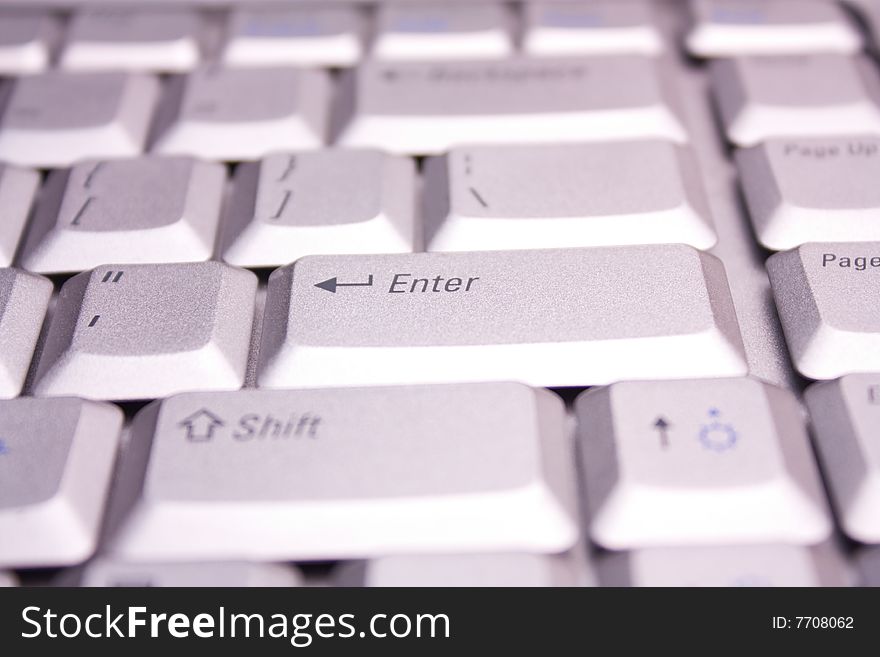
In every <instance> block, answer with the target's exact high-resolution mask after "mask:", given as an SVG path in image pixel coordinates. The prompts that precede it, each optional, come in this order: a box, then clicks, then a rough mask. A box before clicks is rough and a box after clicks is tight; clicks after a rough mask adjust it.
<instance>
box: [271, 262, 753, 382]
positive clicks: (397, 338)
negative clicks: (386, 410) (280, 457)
mask: <svg viewBox="0 0 880 657" xmlns="http://www.w3.org/2000/svg"><path fill="white" fill-rule="evenodd" d="M585 364H586V365H585ZM745 370H746V365H745V361H744V356H743V347H742V343H741V339H740V335H739V330H738V327H737V322H736V317H735V314H734V309H733V306H732V304H731V300H730V293H729V291H728V287H727V280H726V277H725V275H724V270H723V267H722V266H721V263H720V262H719V261H717V260H716V259H715V258H713V257H712V256H709V255H706V254H702V253H700V252H699V251H695V250H694V249H692V248H690V247H686V246H682V245H668V246H637V247H618V248H605V249H556V250H544V251H528V252H526V251H487V252H482V253H455V254H452V253H429V254H424V253H417V254H410V255H373V256H310V257H308V258H303V259H301V260H299V261H297V262H296V263H294V264H293V265H290V266H287V267H283V268H281V269H278V270H276V271H275V272H274V273H273V274H272V276H271V277H270V279H269V291H268V299H267V302H266V315H265V322H264V329H263V336H262V346H261V349H260V366H259V371H258V374H257V381H258V385H259V386H261V387H266V388H285V387H299V386H311V387H325V386H348V385H380V384H414V383H444V382H456V381H493V380H515V381H522V382H524V383H528V384H530V385H536V386H579V385H592V384H602V383H609V382H611V381H616V380H618V379H632V378H685V377H691V376H724V375H729V376H736V375H739V374H745Z"/></svg>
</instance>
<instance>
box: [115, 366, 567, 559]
mask: <svg viewBox="0 0 880 657" xmlns="http://www.w3.org/2000/svg"><path fill="white" fill-rule="evenodd" d="M564 418H565V413H564V407H563V404H562V402H561V400H560V399H559V398H558V397H556V396H555V395H554V394H553V393H551V392H548V391H544V390H532V389H530V388H527V387H525V386H519V385H516V384H505V383H499V384H488V383H487V384H478V385H455V386H430V387H419V388H416V387H410V388H398V389H390V388H385V389H376V388H373V389H338V390H294V391H291V390H284V391H254V390H246V391H240V392H236V393H224V394H217V393H215V394H211V393H197V394H195V393H194V394H184V395H177V396H175V397H172V398H170V399H166V400H163V401H159V402H155V403H154V404H152V405H151V406H148V407H147V408H145V409H144V410H142V411H141V412H140V413H139V414H138V416H137V417H136V418H135V421H134V426H133V428H132V432H133V434H132V435H133V438H132V445H133V446H134V447H133V448H132V449H130V450H129V451H128V452H127V453H126V455H125V456H124V461H123V463H122V464H121V466H120V468H121V469H120V473H121V477H120V482H121V486H122V489H121V490H120V491H118V492H116V494H115V495H114V500H115V504H116V507H115V508H114V509H113V511H112V513H113V521H112V523H111V525H112V530H111V538H110V543H109V545H108V549H109V550H110V552H111V553H113V554H114V555H116V556H118V557H119V558H123V559H128V560H134V561H187V560H192V559H259V560H265V559H269V560H309V559H338V558H365V557H373V556H380V555H387V554H395V553H404V554H406V553H424V552H432V551H437V550H439V551H441V552H452V553H455V552H485V551H492V552H501V551H508V550H509V551H523V552H537V553H544V552H550V553H554V552H561V551H564V550H566V549H568V548H569V547H571V546H572V545H574V543H575V542H576V541H577V539H578V535H579V530H578V524H577V519H576V517H577V514H576V510H575V504H576V502H575V490H574V476H575V473H574V462H573V460H572V453H571V450H572V444H571V442H570V440H569V436H568V434H567V433H566V431H565V426H564ZM217 482H223V485H222V486H218V485H217Z"/></svg>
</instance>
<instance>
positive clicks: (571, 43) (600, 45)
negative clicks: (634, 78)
mask: <svg viewBox="0 0 880 657" xmlns="http://www.w3.org/2000/svg"><path fill="white" fill-rule="evenodd" d="M652 4H653V3H652V2H650V1H649V0H588V1H586V2H583V1H580V2H577V1H573V0H565V1H563V2H559V1H554V2H529V3H525V4H524V5H523V21H524V23H525V25H524V27H523V31H524V35H523V49H524V50H525V51H526V52H527V53H528V54H529V55H536V56H549V57H554V56H573V55H659V54H660V53H661V52H662V51H663V50H664V49H665V44H664V42H663V41H664V39H663V35H662V34H661V33H660V29H659V27H658V25H657V23H656V17H655V15H654V10H653V6H652Z"/></svg>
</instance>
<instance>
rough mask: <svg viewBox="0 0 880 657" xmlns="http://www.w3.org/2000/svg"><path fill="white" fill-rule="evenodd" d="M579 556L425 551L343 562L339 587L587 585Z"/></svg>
mask: <svg viewBox="0 0 880 657" xmlns="http://www.w3.org/2000/svg"><path fill="white" fill-rule="evenodd" d="M579 557H581V555H575V554H573V553H572V552H567V553H565V554H561V555H560V554H523V553H519V554H515V553H501V554H491V553H490V554H424V555H415V556H412V555H400V556H391V557H379V558H377V559H370V560H369V561H357V562H351V563H347V564H344V565H342V566H340V567H339V569H338V571H337V572H336V573H335V583H336V584H337V585H338V586H356V587H361V586H368V587H387V586H405V587H448V586H456V587H457V586H467V587H472V586H479V587H490V586H491V587H496V586H500V587H509V586H517V587H519V586H529V587H538V586H540V587H545V586H549V587H558V586H586V585H589V584H592V579H591V578H590V576H589V575H586V574H585V573H587V572H588V571H587V566H586V564H585V563H582V564H580V563H578V562H579V561H581V562H582V561H585V560H584V559H583V558H582V557H581V558H579Z"/></svg>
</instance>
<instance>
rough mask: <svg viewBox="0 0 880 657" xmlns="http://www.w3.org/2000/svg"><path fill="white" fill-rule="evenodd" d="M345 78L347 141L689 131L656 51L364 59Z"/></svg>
mask: <svg viewBox="0 0 880 657" xmlns="http://www.w3.org/2000/svg"><path fill="white" fill-rule="evenodd" d="M622 80H625V81H626V84H621V81H622ZM340 84H341V93H340V97H339V103H338V104H337V117H336V123H335V130H334V133H335V134H336V136H337V141H338V143H339V144H341V145H343V146H363V147H375V148H381V149H384V150H388V151H392V152H398V153H414V154H430V153H441V152H445V151H447V150H449V148H451V147H452V146H457V145H460V144H471V143H486V144H488V143H518V142H520V143H521V142H529V143H534V142H566V143H568V142H580V141H616V140H628V139H652V138H659V139H669V140H672V141H677V142H684V141H686V139H687V137H686V133H685V130H684V128H683V126H682V123H681V121H680V119H679V116H678V109H677V107H676V105H675V102H676V101H675V98H676V96H675V93H674V91H673V90H672V87H671V80H669V79H668V77H667V72H666V70H665V68H664V67H662V66H661V64H660V63H659V62H658V61H655V60H654V59H653V58H650V57H637V56H632V57H593V58H589V59H576V58H566V59H549V58H548V59H540V60H538V59H522V58H520V59H517V58H512V59H509V60H506V61H498V62H491V61H490V62H476V61H472V62H445V63H443V62H438V63H419V62H412V63H382V62H365V63H364V64H363V65H361V66H360V67H358V68H357V69H355V70H352V71H348V72H346V73H345V74H343V77H342V79H341V82H340Z"/></svg>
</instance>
